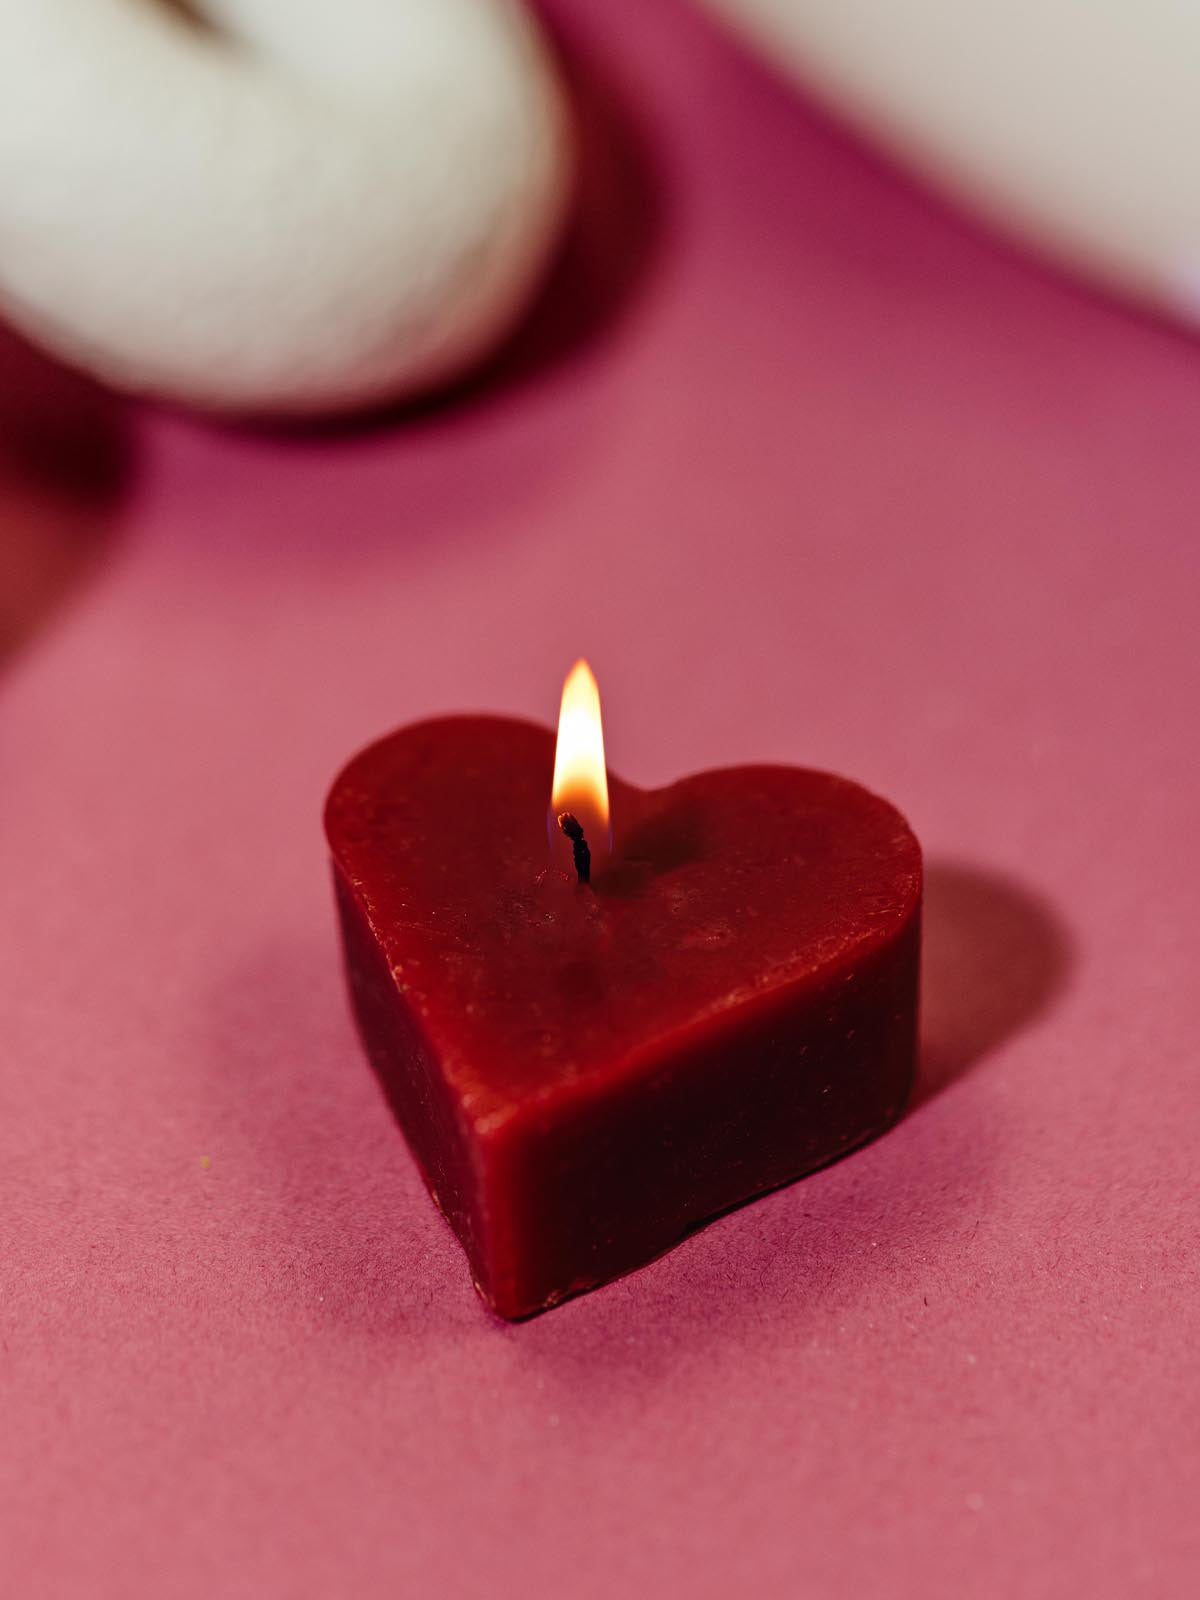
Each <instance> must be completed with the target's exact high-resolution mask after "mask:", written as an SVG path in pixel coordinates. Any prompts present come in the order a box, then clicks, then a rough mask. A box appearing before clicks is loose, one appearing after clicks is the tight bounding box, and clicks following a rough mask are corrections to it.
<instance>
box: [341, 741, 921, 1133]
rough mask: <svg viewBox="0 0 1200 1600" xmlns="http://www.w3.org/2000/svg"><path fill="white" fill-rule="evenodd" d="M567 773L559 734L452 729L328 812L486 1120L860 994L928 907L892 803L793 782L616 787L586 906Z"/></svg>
mask: <svg viewBox="0 0 1200 1600" xmlns="http://www.w3.org/2000/svg"><path fill="white" fill-rule="evenodd" d="M553 761H554V737H553V735H552V733H551V732H550V731H549V730H548V729H544V728H540V727H537V726H535V725H533V724H530V723H525V722H519V721H515V720H511V719H508V718H501V717H482V716H473V717H451V718H442V719H438V720H436V721H431V722H425V723H419V724H416V725H414V726H412V727H408V728H404V729H400V730H399V731H397V732H395V733H393V734H391V735H389V736H387V737H386V738H384V739H382V740H380V741H379V742H377V743H375V744H373V745H371V746H369V747H368V748H367V749H366V750H364V751H362V752H361V753H360V754H359V755H358V756H356V757H355V758H354V759H353V760H352V761H351V762H350V763H349V765H348V766H347V767H346V768H345V769H344V770H343V772H342V773H341V774H340V776H339V777H338V779H337V781H336V782H335V784H334V786H333V789H332V791H331V793H330V797H329V802H328V806H327V810H326V828H327V832H328V837H329V842H330V847H331V850H332V853H333V857H334V860H335V862H336V863H337V866H338V868H339V870H340V871H341V873H342V874H343V876H344V878H345V879H346V881H347V883H348V884H349V885H350V887H351V889H352V891H353V893H354V895H355V897H356V898H357V900H358V902H359V905H360V907H361V908H362V910H363V912H364V913H365V915H366V916H367V918H368V920H369V922H370V923H371V926H372V928H373V929H374V931H375V934H376V938H377V939H378V941H379V943H380V945H381V948H382V949H383V951H384V953H385V955H386V957H387V960H388V962H389V964H390V965H391V967H392V971H393V974H394V976H395V977H396V981H397V982H398V983H399V984H401V985H402V986H403V990H404V992H405V994H406V998H407V1000H408V1003H409V1005H410V1007H411V1008H412V1010H413V1011H414V1013H415V1014H416V1016H417V1017H418V1018H419V1019H420V1021H421V1024H422V1026H423V1027H424V1029H425V1031H426V1033H427V1035H428V1037H429V1038H430V1040H431V1042H432V1043H434V1044H435V1046H436V1048H437V1050H438V1053H439V1056H440V1058H441V1060H442V1064H443V1070H444V1071H445V1072H446V1074H447V1076H448V1077H449V1078H450V1079H451V1081H453V1082H454V1083H455V1086H456V1088H457V1090H458V1092H459V1094H460V1096H461V1097H462V1099H463V1103H464V1104H465V1105H467V1106H468V1107H469V1108H470V1112H471V1115H472V1116H473V1117H474V1118H475V1119H476V1121H487V1120H488V1119H491V1118H497V1117H503V1115H504V1114H505V1113H506V1112H507V1110H508V1108H509V1107H510V1106H511V1104H512V1102H513V1100H514V1099H515V1098H517V1097H520V1098H522V1099H525V1098H527V1097H528V1096H530V1095H537V1094H539V1093H546V1094H555V1093H561V1092H571V1091H572V1089H576V1090H579V1091H581V1092H586V1090H587V1086H588V1083H589V1082H597V1081H599V1080H605V1081H607V1079H608V1077H609V1075H611V1074H613V1073H621V1072H626V1071H636V1070H637V1069H638V1065H639V1063H642V1062H646V1061H652V1060H653V1059H655V1058H656V1057H658V1056H659V1055H660V1054H661V1053H662V1052H663V1051H664V1050H666V1049H669V1048H670V1045H671V1043H672V1040H673V1039H675V1038H677V1037H678V1038H680V1039H683V1038H685V1037H686V1036H687V1035H688V1034H689V1033H690V1031H691V1030H694V1029H696V1028H701V1027H705V1026H719V1025H720V1020H721V1018H722V1016H723V1015H724V1014H725V1013H727V1012H732V1011H733V1010H734V1009H735V1008H740V1007H743V1006H744V1005H745V1004H746V1003H747V1001H754V1000H756V999H758V998H760V997H761V999H762V1000H763V1002H764V1003H768V1004H769V1001H770V997H771V995H772V994H773V993H776V992H777V991H779V990H782V989H790V988H791V986H793V985H802V984H804V983H805V982H806V981H807V980H810V979H812V978H813V977H814V975H815V974H816V973H818V972H821V973H823V974H828V972H829V971H830V970H831V968H836V967H839V966H844V968H845V971H846V974H847V975H850V974H851V973H853V971H854V969H855V964H856V963H859V962H861V961H864V960H867V959H869V958H870V955H871V953H872V951H873V950H874V949H875V948H878V947H879V946H880V945H882V944H884V943H886V942H887V941H888V940H889V939H890V938H892V937H894V935H895V933H896V932H897V930H898V929H899V928H900V927H901V926H903V925H904V923H905V922H906V921H907V919H908V918H909V917H910V916H911V915H912V913H913V910H914V907H915V904H916V902H917V900H918V898H919V895H920V883H921V857H920V848H919V846H918V844H917V841H916V839H915V838H914V836H913V834H912V832H911V830H910V829H909V827H908V825H907V824H906V823H905V821H904V819H903V817H902V816H901V815H900V813H899V812H898V811H897V810H896V809H895V808H894V807H893V806H892V805H890V804H889V803H888V802H887V801H885V800H882V799H880V798H879V797H878V796H876V795H873V794H871V793H869V792H868V791H867V790H865V789H863V788H862V787H860V786H859V785H858V784H855V783H852V782H850V781H849V780H847V779H844V778H839V777H836V776H833V775H832V774H829V773H823V772H814V771H810V770H808V769H804V768H793V767H779V766H759V767H740V768H729V769H722V770H716V771H711V772H705V773H700V774H697V775H695V776H692V777H687V778H683V779H681V780H680V781H679V782H677V783H675V784H672V785H671V786H669V787H668V788H664V789H660V790H656V791H644V790H640V789H637V788H635V787H634V786H633V785H631V784H628V783H625V782H623V781H621V780H620V779H618V778H615V777H613V776H612V774H611V773H610V775H609V783H610V790H611V797H612V813H613V823H614V836H615V837H614V849H613V854H612V857H611V859H610V860H609V861H608V862H607V864H606V865H605V866H604V867H603V869H602V870H600V871H599V872H598V873H597V874H596V877H595V879H594V882H593V884H592V885H591V886H590V887H582V886H580V885H578V884H577V883H576V882H574V880H573V879H572V878H571V877H570V876H569V875H568V874H565V873H563V872H561V871H559V870H557V869H555V868H551V867H550V866H549V865H548V862H549V852H548V845H547V829H546V816H547V807H548V804H549V798H550V781H551V771H552V767H553Z"/></svg>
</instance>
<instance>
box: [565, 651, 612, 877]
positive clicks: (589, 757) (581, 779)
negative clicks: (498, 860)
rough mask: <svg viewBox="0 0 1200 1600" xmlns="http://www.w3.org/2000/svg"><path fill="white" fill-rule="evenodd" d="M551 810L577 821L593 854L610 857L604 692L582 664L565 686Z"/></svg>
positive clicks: (576, 664)
mask: <svg viewBox="0 0 1200 1600" xmlns="http://www.w3.org/2000/svg"><path fill="white" fill-rule="evenodd" d="M551 805H552V807H553V809H554V813H555V815H560V814H561V813H562V812H564V811H569V812H571V814H572V815H573V816H575V817H577V818H578V820H579V822H580V824H581V826H582V828H583V831H584V834H585V836H586V837H587V840H588V843H589V845H590V846H591V848H592V851H593V853H595V852H597V851H599V852H600V853H601V854H605V855H606V854H607V853H608V848H609V822H608V772H607V769H606V768H605V765H604V729H603V726H602V724H601V721H600V689H599V686H598V685H597V683H596V679H595V677H594V675H593V673H592V669H591V667H589V666H588V664H587V662H586V661H582V660H580V661H577V662H576V663H575V665H574V666H573V667H572V668H571V670H570V672H569V673H568V674H567V681H566V682H565V683H564V684H563V692H562V706H561V708H560V709H559V713H558V744H557V745H556V746H555V750H554V783H553V786H552V788H551Z"/></svg>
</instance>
